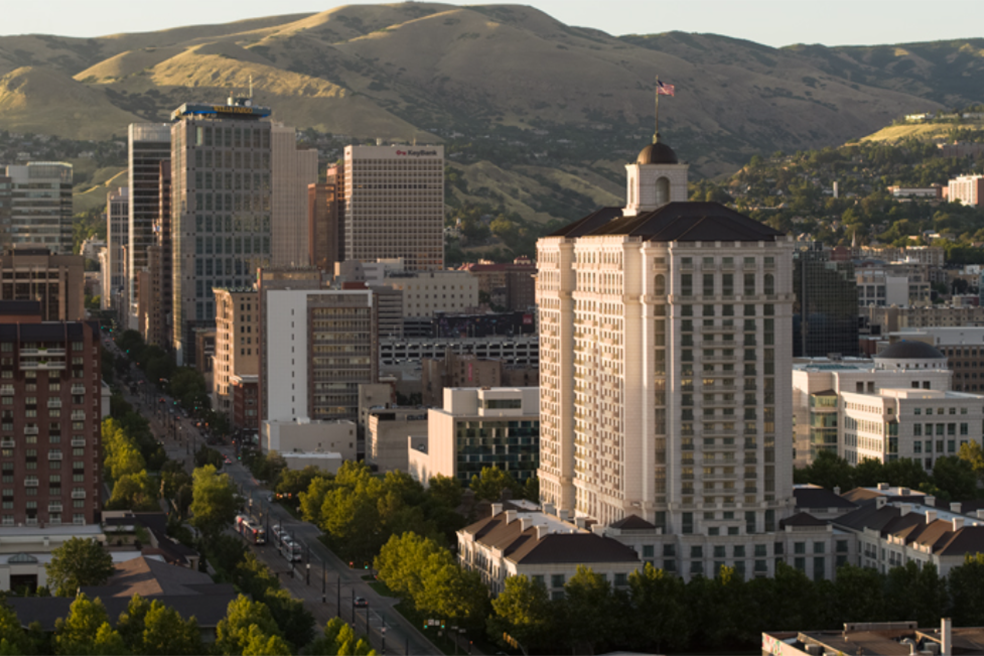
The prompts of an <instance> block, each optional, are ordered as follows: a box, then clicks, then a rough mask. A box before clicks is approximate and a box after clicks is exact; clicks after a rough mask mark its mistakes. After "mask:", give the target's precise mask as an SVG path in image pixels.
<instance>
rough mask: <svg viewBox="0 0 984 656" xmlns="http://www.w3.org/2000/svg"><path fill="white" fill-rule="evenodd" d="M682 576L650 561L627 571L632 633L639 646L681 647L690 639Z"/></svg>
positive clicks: (664, 648)
mask: <svg viewBox="0 0 984 656" xmlns="http://www.w3.org/2000/svg"><path fill="white" fill-rule="evenodd" d="M684 587H685V586H684V583H683V580H682V579H681V578H680V577H678V576H674V575H673V574H669V573H667V572H665V571H664V570H662V569H656V568H655V567H653V566H652V565H651V564H650V563H646V566H645V567H644V568H643V569H642V570H636V571H634V572H632V573H631V574H629V590H630V594H631V599H632V606H633V608H634V610H635V612H634V614H633V615H634V618H635V620H636V621H634V622H633V625H634V626H633V631H632V634H633V637H634V638H636V639H637V641H638V643H637V644H638V647H639V648H641V649H652V648H655V649H656V651H657V652H663V651H665V650H670V649H673V650H678V649H685V648H686V647H687V645H688V644H689V641H690V636H689V633H690V625H689V623H688V621H687V610H686V608H685V607H684V606H683V604H681V603H680V600H681V599H683V597H684Z"/></svg>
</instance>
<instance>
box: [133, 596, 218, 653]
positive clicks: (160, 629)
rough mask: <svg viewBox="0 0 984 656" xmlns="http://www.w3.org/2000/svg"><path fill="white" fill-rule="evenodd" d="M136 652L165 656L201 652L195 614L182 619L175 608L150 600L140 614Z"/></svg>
mask: <svg viewBox="0 0 984 656" xmlns="http://www.w3.org/2000/svg"><path fill="white" fill-rule="evenodd" d="M137 653H140V654H148V655H157V656H167V655H170V654H174V655H179V654H181V655H188V656H194V655H195V654H201V653H203V648H202V634H201V629H199V628H198V621H197V620H195V618H191V619H189V620H185V619H184V618H182V617H181V615H179V614H178V611H176V610H174V609H173V608H170V607H168V606H165V605H164V604H162V603H161V602H159V601H156V600H155V601H153V602H151V604H150V609H149V610H148V611H147V614H146V616H145V617H144V631H143V645H142V648H141V650H140V651H139V652H137Z"/></svg>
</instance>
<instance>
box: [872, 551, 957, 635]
mask: <svg viewBox="0 0 984 656" xmlns="http://www.w3.org/2000/svg"><path fill="white" fill-rule="evenodd" d="M885 603H886V606H887V607H888V608H890V609H892V613H893V614H894V616H895V617H910V618H912V619H914V620H916V621H917V622H919V626H935V625H937V624H939V623H940V616H941V613H942V612H943V611H944V609H945V608H946V604H947V590H946V579H943V578H940V575H939V572H938V570H937V569H936V565H934V564H933V563H926V564H925V565H923V566H922V567H921V568H920V567H919V566H918V565H916V563H915V561H912V560H910V561H909V562H907V563H906V564H905V565H903V566H901V567H893V568H892V569H890V570H888V578H887V580H886V587H885Z"/></svg>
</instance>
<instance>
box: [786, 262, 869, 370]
mask: <svg viewBox="0 0 984 656" xmlns="http://www.w3.org/2000/svg"><path fill="white" fill-rule="evenodd" d="M793 293H794V294H795V295H796V300H795V302H794V303H793V333H794V334H793V357H797V358H819V357H825V356H827V355H828V354H830V353H839V354H841V355H844V356H856V355H858V285H857V282H856V280H855V278H854V264H853V263H852V262H850V261H832V260H831V259H830V253H829V251H825V250H824V249H823V245H822V244H814V245H811V246H810V247H809V248H806V249H802V250H799V251H796V253H795V254H794V256H793Z"/></svg>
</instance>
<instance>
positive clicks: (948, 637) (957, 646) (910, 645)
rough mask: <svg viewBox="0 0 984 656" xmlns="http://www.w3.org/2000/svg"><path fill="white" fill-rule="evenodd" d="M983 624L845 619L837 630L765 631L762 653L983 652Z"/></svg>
mask: <svg viewBox="0 0 984 656" xmlns="http://www.w3.org/2000/svg"><path fill="white" fill-rule="evenodd" d="M980 653H984V627H971V626H968V627H959V628H957V627H952V625H951V621H950V618H948V617H945V618H943V620H942V621H941V622H940V626H939V627H923V628H919V623H918V622H916V621H904V622H844V628H843V629H837V630H836V631H829V630H827V631H817V630H807V629H804V630H797V631H766V632H764V633H763V634H762V656H817V655H818V654H864V656H896V655H897V654H945V655H946V656H950V655H952V654H980Z"/></svg>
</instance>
